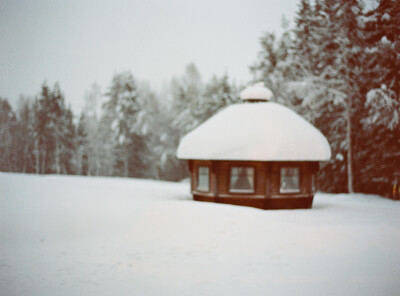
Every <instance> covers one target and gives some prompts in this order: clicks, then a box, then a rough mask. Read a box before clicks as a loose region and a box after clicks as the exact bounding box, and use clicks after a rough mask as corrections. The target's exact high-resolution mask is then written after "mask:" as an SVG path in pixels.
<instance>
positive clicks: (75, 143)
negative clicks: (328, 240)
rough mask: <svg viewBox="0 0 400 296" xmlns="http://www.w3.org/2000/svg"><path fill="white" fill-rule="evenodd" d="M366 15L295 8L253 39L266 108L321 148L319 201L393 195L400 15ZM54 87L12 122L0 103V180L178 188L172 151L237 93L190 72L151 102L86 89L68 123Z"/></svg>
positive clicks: (223, 80)
mask: <svg viewBox="0 0 400 296" xmlns="http://www.w3.org/2000/svg"><path fill="white" fill-rule="evenodd" d="M364 5H365V4H364V2H361V1H357V0H315V1H309V0H301V1H299V4H298V9H297V14H296V18H295V20H294V23H293V24H292V25H291V26H289V22H288V21H286V20H285V19H283V21H282V28H283V33H282V34H280V35H279V36H277V35H276V34H274V33H271V32H265V33H264V34H263V35H262V36H260V50H259V54H258V56H256V57H254V63H253V64H252V65H249V71H250V72H251V73H252V76H253V81H251V82H257V81H263V82H264V83H265V85H266V86H267V87H268V88H270V89H271V90H272V91H273V93H274V98H273V101H276V102H278V103H280V104H283V105H285V106H288V107H289V108H291V109H293V110H294V111H296V112H297V113H299V114H300V115H302V116H303V117H305V118H306V119H307V120H308V121H309V122H311V123H312V124H314V125H315V126H316V127H317V128H318V129H320V130H321V132H322V133H323V134H324V135H325V136H326V137H327V138H328V141H329V143H330V145H331V149H332V159H331V160H330V161H329V162H326V163H322V164H321V165H320V171H319V175H318V180H317V186H318V189H319V190H321V191H325V192H363V193H375V194H380V195H383V196H388V197H390V196H391V195H393V193H394V192H393V190H399V189H398V187H395V186H394V185H395V184H398V183H400V5H399V2H398V1H396V0H381V1H380V2H379V5H377V7H374V8H373V9H368V7H366V6H364ZM249 83H250V82H249ZM61 85H62V82H60V83H56V84H55V85H53V86H51V85H48V84H47V83H46V82H43V84H42V85H41V86H38V94H36V95H35V94H32V96H31V97H21V98H20V99H19V102H18V104H17V106H16V107H15V108H14V110H13V108H12V106H11V105H10V103H9V102H8V100H7V98H4V97H0V171H4V172H23V173H34V174H71V175H88V176H120V177H133V178H150V179H160V180H171V181H179V180H182V179H185V178H187V177H188V171H187V168H186V162H184V161H179V160H178V159H177V158H176V155H175V154H176V148H177V146H178V143H179V140H180V139H181V138H182V137H183V136H184V135H185V134H186V133H187V132H189V131H190V130H192V129H193V128H195V127H196V126H198V125H199V124H201V123H202V122H204V121H205V120H206V119H207V118H209V117H210V116H212V115H213V114H215V113H216V112H218V110H220V109H221V108H224V107H225V106H227V105H229V104H233V103H237V102H238V101H239V97H238V93H239V91H240V90H241V89H242V88H243V87H244V86H243V85H235V83H233V82H231V79H230V77H229V75H228V74H225V75H222V76H220V77H219V76H214V77H213V78H211V79H210V80H209V81H206V82H204V81H203V80H202V78H201V74H200V73H199V71H198V70H197V68H196V66H195V64H189V65H188V66H187V67H186V69H185V70H184V71H183V74H182V75H181V76H179V77H174V78H173V79H172V80H171V82H170V84H169V87H168V89H167V90H165V91H164V92H163V93H162V94H157V93H156V92H154V91H153V90H152V89H150V87H149V84H148V83H146V82H143V81H141V80H140V78H138V77H136V76H134V74H133V73H132V72H130V71H125V72H121V73H117V74H115V75H114V77H113V79H112V81H111V82H110V84H109V86H108V87H107V90H106V91H105V92H102V91H101V88H100V86H98V85H96V84H94V85H92V86H88V87H89V91H87V93H86V95H85V98H84V100H85V107H84V108H83V110H82V111H81V112H80V114H74V113H73V112H72V109H71V107H70V106H68V105H67V103H66V98H65V96H64V94H63V91H62V87H61ZM0 96H1V93H0ZM238 120H240V119H238ZM396 186H398V185H396ZM396 188H397V189H396Z"/></svg>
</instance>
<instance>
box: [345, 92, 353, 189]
mask: <svg viewBox="0 0 400 296" xmlns="http://www.w3.org/2000/svg"><path fill="white" fill-rule="evenodd" d="M346 121H347V129H346V139H347V143H348V147H347V189H348V191H349V193H353V192H354V190H353V168H352V167H353V157H352V149H351V148H352V142H351V100H350V98H347V103H346Z"/></svg>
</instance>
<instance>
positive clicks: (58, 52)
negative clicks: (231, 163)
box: [0, 0, 299, 111]
mask: <svg viewBox="0 0 400 296" xmlns="http://www.w3.org/2000/svg"><path fill="white" fill-rule="evenodd" d="M298 2H299V0H244V1H238V0H222V1H215V0H214V1H212V0H203V1H185V0H172V1H162V0H149V1H144V0H142V1H137V0H132V1H95V0H80V1H78V0H71V1H65V0H35V1H31V0H29V1H28V0H0V96H1V97H5V98H7V99H8V100H9V101H10V102H11V103H12V104H13V105H15V102H16V100H17V99H18V97H19V96H20V95H21V94H23V95H28V96H34V95H36V94H38V93H39V91H40V86H41V84H42V83H43V81H45V80H47V82H48V83H49V84H50V85H53V84H54V82H56V81H59V82H60V85H61V89H62V91H63V92H64V94H65V97H66V100H67V102H68V103H71V104H72V107H73V109H74V111H79V110H80V109H81V107H82V106H83V98H84V93H85V91H86V90H88V89H89V88H90V86H91V85H92V84H93V83H94V82H96V83H98V84H100V86H101V87H102V90H103V91H105V90H106V89H107V87H108V85H109V83H110V81H111V78H112V76H113V74H114V73H116V72H118V71H121V70H131V71H132V73H133V75H134V77H135V78H137V79H138V80H140V81H147V82H149V83H150V86H151V88H152V89H154V90H156V91H160V90H161V89H162V87H163V86H164V85H167V84H168V83H169V81H170V80H171V78H172V77H173V76H174V75H175V76H180V75H181V74H182V73H183V71H184V68H185V66H186V65H187V64H188V63H190V62H194V63H195V64H196V66H197V67H198V69H199V71H200V73H201V74H202V76H203V80H204V81H207V80H208V79H209V78H210V77H211V76H212V75H213V74H218V75H222V74H223V73H224V72H225V71H226V72H227V73H228V74H229V76H230V77H231V78H232V79H234V80H235V81H236V82H237V83H240V82H247V81H248V80H249V79H251V76H250V73H249V70H248V67H249V66H250V65H251V64H252V63H253V62H254V61H255V60H256V57H257V53H258V52H259V49H260V46H259V38H260V37H261V35H262V34H263V32H265V31H272V32H276V33H279V32H280V25H281V18H282V15H285V16H286V17H287V18H288V19H289V20H293V19H294V16H295V12H296V10H297V5H298Z"/></svg>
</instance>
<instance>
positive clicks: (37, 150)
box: [35, 139, 40, 174]
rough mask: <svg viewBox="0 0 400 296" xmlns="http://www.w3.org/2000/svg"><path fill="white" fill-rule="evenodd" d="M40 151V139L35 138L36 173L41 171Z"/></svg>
mask: <svg viewBox="0 0 400 296" xmlns="http://www.w3.org/2000/svg"><path fill="white" fill-rule="evenodd" d="M39 156H40V152H39V140H38V139H35V172H36V174H39V173H40V159H39Z"/></svg>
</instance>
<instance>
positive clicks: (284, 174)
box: [280, 167, 300, 193]
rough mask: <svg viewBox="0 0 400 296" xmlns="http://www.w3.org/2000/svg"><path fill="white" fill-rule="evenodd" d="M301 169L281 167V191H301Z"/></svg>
mask: <svg viewBox="0 0 400 296" xmlns="http://www.w3.org/2000/svg"><path fill="white" fill-rule="evenodd" d="M299 175H300V170H299V168H298V167H282V168H281V186H280V192H283V193H291V192H300V177H299Z"/></svg>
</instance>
